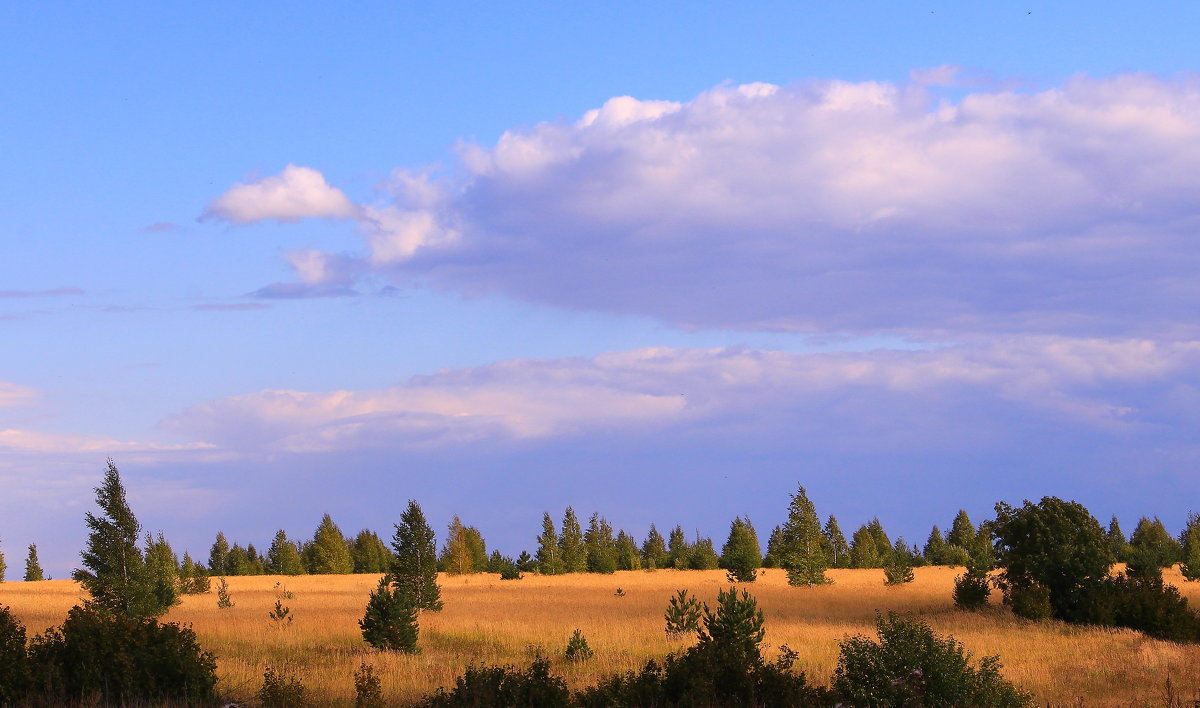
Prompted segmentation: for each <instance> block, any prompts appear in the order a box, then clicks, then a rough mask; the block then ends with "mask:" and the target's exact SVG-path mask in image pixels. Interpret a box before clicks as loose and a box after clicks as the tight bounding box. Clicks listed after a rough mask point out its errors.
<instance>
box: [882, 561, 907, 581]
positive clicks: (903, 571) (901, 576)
mask: <svg viewBox="0 0 1200 708" xmlns="http://www.w3.org/2000/svg"><path fill="white" fill-rule="evenodd" d="M912 581H913V569H912V562H911V561H910V560H909V559H907V558H901V557H900V556H899V554H893V555H892V558H891V559H890V560H888V561H887V562H886V563H885V564H884V566H883V584H884V585H902V584H904V583H911V582H912Z"/></svg>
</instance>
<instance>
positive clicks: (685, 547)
mask: <svg viewBox="0 0 1200 708" xmlns="http://www.w3.org/2000/svg"><path fill="white" fill-rule="evenodd" d="M691 557H692V544H690V543H688V540H687V535H685V534H684V533H683V527H682V526H680V525H679V524H676V525H675V528H673V529H671V535H670V536H668V537H667V565H669V566H670V567H672V568H674V569H676V570H687V568H688V564H689V562H690V560H691Z"/></svg>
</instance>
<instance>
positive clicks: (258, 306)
mask: <svg viewBox="0 0 1200 708" xmlns="http://www.w3.org/2000/svg"><path fill="white" fill-rule="evenodd" d="M270 307H271V306H270V305H264V304H263V303H261V302H230V303H210V304H203V305H192V309H193V310H199V311H201V312H246V311H248V310H266V309H268V308H270Z"/></svg>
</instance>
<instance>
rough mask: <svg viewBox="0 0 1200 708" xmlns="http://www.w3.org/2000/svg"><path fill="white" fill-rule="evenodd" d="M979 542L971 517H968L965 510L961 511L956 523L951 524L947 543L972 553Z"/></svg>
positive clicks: (956, 517) (955, 520)
mask: <svg viewBox="0 0 1200 708" xmlns="http://www.w3.org/2000/svg"><path fill="white" fill-rule="evenodd" d="M977 541H978V532H977V531H976V529H975V526H974V525H973V524H972V523H971V517H970V516H968V515H967V512H966V510H965V509H959V510H958V514H957V515H956V516H955V517H954V521H953V522H952V523H951V524H950V533H949V534H947V536H946V543H948V544H949V545H951V546H957V547H959V548H961V549H963V550H965V551H968V552H970V550H971V549H973V548H975V544H976V542H977Z"/></svg>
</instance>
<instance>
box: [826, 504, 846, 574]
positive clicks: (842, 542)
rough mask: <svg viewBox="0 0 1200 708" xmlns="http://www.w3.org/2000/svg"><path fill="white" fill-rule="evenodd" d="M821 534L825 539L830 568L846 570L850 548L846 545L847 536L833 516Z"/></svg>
mask: <svg viewBox="0 0 1200 708" xmlns="http://www.w3.org/2000/svg"><path fill="white" fill-rule="evenodd" d="M821 534H822V535H823V536H824V537H825V552H826V553H825V554H826V556H828V558H829V567H830V568H845V567H846V566H847V565H849V563H850V546H849V545H848V544H847V543H846V536H845V534H843V533H842V528H841V527H840V526H838V521H837V518H836V517H835V516H834V515H833V514H830V515H829V519H828V520H826V522H825V528H823V529H821Z"/></svg>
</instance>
